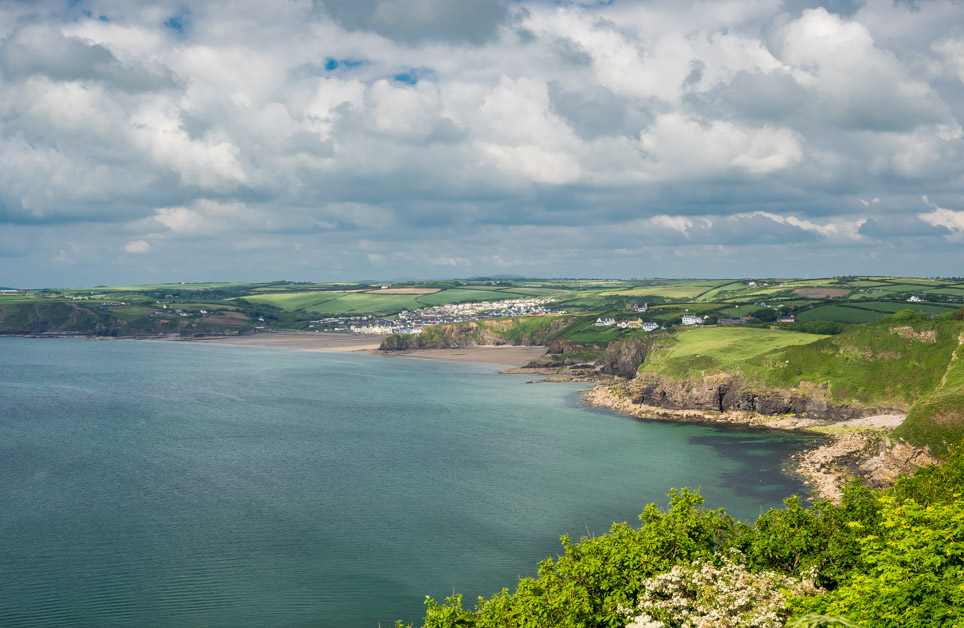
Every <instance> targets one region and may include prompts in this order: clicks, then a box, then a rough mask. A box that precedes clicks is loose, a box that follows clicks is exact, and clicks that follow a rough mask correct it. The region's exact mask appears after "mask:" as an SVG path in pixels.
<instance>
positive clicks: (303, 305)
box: [244, 292, 348, 312]
mask: <svg viewBox="0 0 964 628" xmlns="http://www.w3.org/2000/svg"><path fill="white" fill-rule="evenodd" d="M346 294H348V293H345V292H280V293H275V294H255V295H251V296H248V297H244V299H245V300H246V301H250V302H251V303H265V304H267V305H273V306H275V307H280V308H281V309H283V310H286V311H289V312H291V311H294V310H304V309H309V308H313V307H315V306H316V305H320V304H322V303H327V302H328V301H334V300H335V299H338V298H341V297H344V296H345V295H346Z"/></svg>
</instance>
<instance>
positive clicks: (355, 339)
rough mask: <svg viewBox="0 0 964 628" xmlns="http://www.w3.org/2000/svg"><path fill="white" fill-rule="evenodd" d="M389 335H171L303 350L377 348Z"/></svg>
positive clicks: (184, 340)
mask: <svg viewBox="0 0 964 628" xmlns="http://www.w3.org/2000/svg"><path fill="white" fill-rule="evenodd" d="M383 338H385V336H363V335H360V334H340V333H337V332H268V333H260V334H254V335H251V336H203V337H198V338H191V337H187V338H181V337H174V338H167V339H166V340H171V341H173V342H202V343H207V344H226V345H251V346H267V347H284V348H288V349H301V350H303V351H339V352H346V351H377V350H378V347H379V346H380V345H381V343H382V339H383Z"/></svg>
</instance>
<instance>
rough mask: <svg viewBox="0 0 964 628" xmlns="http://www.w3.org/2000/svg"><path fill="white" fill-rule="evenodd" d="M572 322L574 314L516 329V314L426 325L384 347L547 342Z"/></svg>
mask: <svg viewBox="0 0 964 628" xmlns="http://www.w3.org/2000/svg"><path fill="white" fill-rule="evenodd" d="M570 323H572V318H571V317H565V316H562V317H559V318H556V319H554V320H552V321H551V322H549V324H547V325H544V326H541V327H537V328H534V329H531V330H525V329H523V330H519V329H514V328H515V326H516V324H517V321H516V319H512V318H505V319H492V320H486V321H466V322H464V323H451V324H447V325H436V326H432V327H426V328H425V329H424V330H423V331H422V333H420V334H394V335H392V336H388V337H387V338H385V340H383V341H382V344H381V346H380V347H379V349H380V350H381V351H411V350H415V349H468V348H470V347H481V346H500V345H510V344H511V345H522V346H536V345H542V344H545V342H546V340H547V339H548V338H549V337H550V336H552V335H553V334H555V333H557V332H559V331H560V330H561V329H563V328H565V327H566V326H568V325H569V324H570Z"/></svg>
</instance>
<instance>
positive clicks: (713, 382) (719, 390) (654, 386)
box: [625, 374, 899, 421]
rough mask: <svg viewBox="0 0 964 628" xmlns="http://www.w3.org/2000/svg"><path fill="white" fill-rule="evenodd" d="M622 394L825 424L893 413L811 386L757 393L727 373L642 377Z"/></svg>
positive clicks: (666, 404) (671, 406)
mask: <svg viewBox="0 0 964 628" xmlns="http://www.w3.org/2000/svg"><path fill="white" fill-rule="evenodd" d="M625 392H626V393H628V394H629V396H630V399H631V400H632V402H633V403H634V404H640V405H646V406H652V407H655V408H665V409H668V410H700V411H710V412H751V413H753V414H757V415H762V416H787V415H793V416H797V417H801V418H808V419H819V420H829V421H841V420H846V419H854V418H859V417H864V416H871V415H874V414H880V413H882V412H891V411H894V410H895V409H894V408H869V407H868V408H864V407H857V406H853V405H845V404H835V403H832V402H831V401H829V400H828V398H827V394H826V390H825V389H823V388H820V387H814V386H801V387H798V388H794V389H789V390H787V389H765V390H761V389H758V388H754V387H752V386H750V385H749V384H747V383H746V382H745V381H743V380H741V379H739V378H737V377H734V376H731V375H727V374H717V375H712V376H707V377H703V378H700V379H695V380H682V381H679V380H674V379H670V378H666V377H658V376H653V375H645V374H644V375H640V376H639V377H637V378H636V379H635V380H633V381H632V382H630V383H629V384H628V385H627V387H626V391H625ZM896 410H899V409H896Z"/></svg>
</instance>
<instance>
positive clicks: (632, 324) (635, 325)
mask: <svg viewBox="0 0 964 628" xmlns="http://www.w3.org/2000/svg"><path fill="white" fill-rule="evenodd" d="M616 327H619V328H620V329H642V328H643V319H641V318H637V319H636V320H634V321H619V322H618V323H616Z"/></svg>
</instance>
